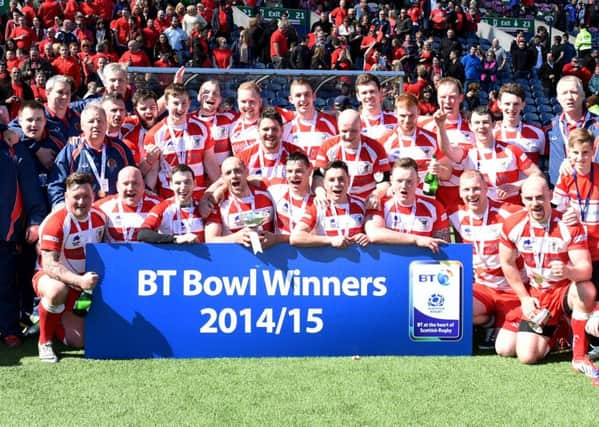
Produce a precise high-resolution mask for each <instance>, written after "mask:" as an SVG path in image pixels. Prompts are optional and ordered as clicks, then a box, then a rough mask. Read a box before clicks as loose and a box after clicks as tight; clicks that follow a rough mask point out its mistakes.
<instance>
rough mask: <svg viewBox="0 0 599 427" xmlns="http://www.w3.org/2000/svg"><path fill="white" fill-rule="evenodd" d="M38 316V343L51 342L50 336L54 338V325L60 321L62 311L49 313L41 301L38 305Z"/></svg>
mask: <svg viewBox="0 0 599 427" xmlns="http://www.w3.org/2000/svg"><path fill="white" fill-rule="evenodd" d="M38 310H39V316H40V338H39V342H40V344H45V343H47V342H52V338H54V332H55V331H56V326H57V325H58V323H59V322H60V316H62V313H50V312H49V311H48V310H47V309H46V307H44V304H43V303H40V305H39V308H38Z"/></svg>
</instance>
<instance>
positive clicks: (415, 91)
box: [403, 65, 430, 97]
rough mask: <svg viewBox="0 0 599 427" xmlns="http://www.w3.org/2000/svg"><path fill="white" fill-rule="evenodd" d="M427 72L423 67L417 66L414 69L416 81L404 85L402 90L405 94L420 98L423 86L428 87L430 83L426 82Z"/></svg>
mask: <svg viewBox="0 0 599 427" xmlns="http://www.w3.org/2000/svg"><path fill="white" fill-rule="evenodd" d="M427 78H428V71H427V70H426V67H425V66H424V65H419V66H417V67H416V81H415V82H414V83H409V82H407V83H404V85H403V90H404V92H406V93H411V94H412V95H414V96H415V97H418V96H420V92H421V91H422V89H423V88H424V87H425V86H428V85H429V84H430V82H429V81H428V79H427Z"/></svg>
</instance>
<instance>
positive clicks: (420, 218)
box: [368, 195, 449, 237]
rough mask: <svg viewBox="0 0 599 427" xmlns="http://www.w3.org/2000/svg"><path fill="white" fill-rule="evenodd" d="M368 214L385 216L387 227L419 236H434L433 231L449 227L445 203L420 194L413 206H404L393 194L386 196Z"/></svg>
mask: <svg viewBox="0 0 599 427" xmlns="http://www.w3.org/2000/svg"><path fill="white" fill-rule="evenodd" d="M368 214H372V215H377V216H380V217H381V218H383V220H384V222H385V227H386V228H388V229H390V230H393V231H398V232H400V233H408V234H414V235H417V236H428V237H432V236H433V233H435V232H437V231H442V230H447V229H448V228H449V222H448V220H447V214H446V213H445V208H444V207H443V205H441V203H439V202H437V201H436V200H434V199H432V198H429V197H424V196H419V195H416V199H415V200H414V203H413V204H412V205H411V206H402V205H400V204H399V203H398V202H397V200H396V199H395V198H394V197H393V196H385V197H383V199H382V200H381V203H380V208H379V209H374V210H369V211H368Z"/></svg>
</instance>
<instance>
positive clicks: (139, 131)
mask: <svg viewBox="0 0 599 427" xmlns="http://www.w3.org/2000/svg"><path fill="white" fill-rule="evenodd" d="M121 132H122V134H123V138H122V141H123V143H124V144H125V145H126V146H127V148H129V150H131V154H133V159H134V160H135V163H136V164H138V165H139V162H140V161H141V160H142V159H143V158H144V156H145V149H144V138H145V137H146V134H147V133H148V130H147V129H146V128H144V127H143V126H142V124H141V120H139V117H137V115H133V116H128V117H126V118H125V120H124V122H123V126H122V130H121Z"/></svg>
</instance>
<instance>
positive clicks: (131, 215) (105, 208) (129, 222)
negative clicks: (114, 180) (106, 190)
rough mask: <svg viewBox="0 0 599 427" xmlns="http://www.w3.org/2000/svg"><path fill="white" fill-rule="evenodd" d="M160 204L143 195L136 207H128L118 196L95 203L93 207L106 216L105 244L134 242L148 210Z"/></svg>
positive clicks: (154, 198) (158, 200) (155, 198)
mask: <svg viewBox="0 0 599 427" xmlns="http://www.w3.org/2000/svg"><path fill="white" fill-rule="evenodd" d="M158 203H160V199H158V198H157V197H154V196H151V195H149V194H144V196H143V198H142V199H141V201H140V202H139V204H138V205H137V207H135V208H133V207H130V206H128V205H126V204H124V203H122V202H121V201H119V196H118V194H113V195H112V196H108V197H105V198H103V199H101V200H98V201H97V202H96V203H95V205H94V206H95V207H96V208H98V209H100V210H101V211H102V212H104V214H105V215H106V233H105V234H104V240H105V241H106V242H110V243H115V242H134V241H137V233H138V232H139V229H140V228H141V225H142V224H143V222H144V220H145V219H146V217H147V216H148V213H149V212H150V210H151V209H152V208H153V207H154V206H156V205H157V204H158Z"/></svg>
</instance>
